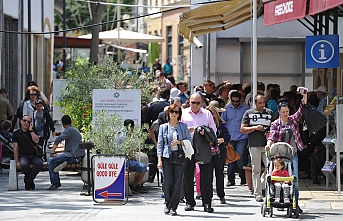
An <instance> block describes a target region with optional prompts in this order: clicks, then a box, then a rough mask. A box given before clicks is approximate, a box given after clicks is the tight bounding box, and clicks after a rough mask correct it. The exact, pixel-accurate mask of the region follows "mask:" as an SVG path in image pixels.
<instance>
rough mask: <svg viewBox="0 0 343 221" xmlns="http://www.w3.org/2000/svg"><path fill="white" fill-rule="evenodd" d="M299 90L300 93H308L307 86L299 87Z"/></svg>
mask: <svg viewBox="0 0 343 221" xmlns="http://www.w3.org/2000/svg"><path fill="white" fill-rule="evenodd" d="M297 91H298V92H299V93H300V94H307V91H308V89H307V88H306V87H298V89H297Z"/></svg>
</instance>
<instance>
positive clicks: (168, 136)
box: [157, 104, 193, 215]
mask: <svg viewBox="0 0 343 221" xmlns="http://www.w3.org/2000/svg"><path fill="white" fill-rule="evenodd" d="M181 115H182V110H181V108H180V107H179V106H177V105H176V104H171V105H170V106H169V107H168V109H167V113H166V118H167V120H169V122H168V123H165V124H162V125H161V126H160V128H159V133H158V142H157V156H158V164H157V167H158V169H162V168H163V173H164V182H163V190H164V199H165V203H164V204H165V207H164V213H165V214H170V215H177V213H176V209H177V207H178V205H179V201H180V192H181V183H182V177H183V173H184V170H185V167H186V162H185V161H186V160H185V157H187V156H188V157H189V158H190V157H191V156H192V153H190V152H189V151H192V150H193V149H192V146H191V141H192V138H191V134H190V132H189V131H188V128H187V124H185V123H182V122H180V119H181Z"/></svg>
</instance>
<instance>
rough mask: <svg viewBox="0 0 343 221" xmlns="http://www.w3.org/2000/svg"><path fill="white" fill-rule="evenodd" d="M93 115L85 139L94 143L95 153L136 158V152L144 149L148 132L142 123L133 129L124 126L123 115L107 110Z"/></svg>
mask: <svg viewBox="0 0 343 221" xmlns="http://www.w3.org/2000/svg"><path fill="white" fill-rule="evenodd" d="M93 117H94V119H93V121H92V123H91V124H90V125H88V128H87V130H86V132H85V133H84V137H85V139H86V140H87V141H90V142H92V143H94V149H93V153H97V154H123V155H127V156H128V157H129V158H134V155H135V153H136V152H139V151H140V150H141V149H142V147H143V145H144V142H145V139H146V137H147V133H146V132H144V131H143V129H142V127H141V126H140V125H135V127H134V128H133V130H131V128H130V127H129V126H127V127H125V126H124V120H125V119H124V117H123V116H119V115H117V114H116V113H114V114H109V113H108V112H107V111H100V112H96V113H94V114H93ZM143 126H146V125H143Z"/></svg>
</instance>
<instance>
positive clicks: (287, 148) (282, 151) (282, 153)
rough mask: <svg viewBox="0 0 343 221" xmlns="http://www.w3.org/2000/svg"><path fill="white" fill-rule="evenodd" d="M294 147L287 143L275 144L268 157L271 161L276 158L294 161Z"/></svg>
mask: <svg viewBox="0 0 343 221" xmlns="http://www.w3.org/2000/svg"><path fill="white" fill-rule="evenodd" d="M293 155H294V154H293V147H292V146H291V145H289V144H288V143H285V142H278V143H274V144H273V145H272V146H271V147H270V150H269V154H268V157H269V159H270V160H272V159H274V158H275V157H280V158H287V159H289V160H293Z"/></svg>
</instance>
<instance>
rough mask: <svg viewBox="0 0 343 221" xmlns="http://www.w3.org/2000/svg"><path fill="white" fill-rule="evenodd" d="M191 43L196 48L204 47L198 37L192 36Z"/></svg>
mask: <svg viewBox="0 0 343 221" xmlns="http://www.w3.org/2000/svg"><path fill="white" fill-rule="evenodd" d="M193 43H194V45H195V47H196V48H202V47H204V45H203V44H201V42H200V41H199V39H198V38H197V37H195V36H194V37H193Z"/></svg>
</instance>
